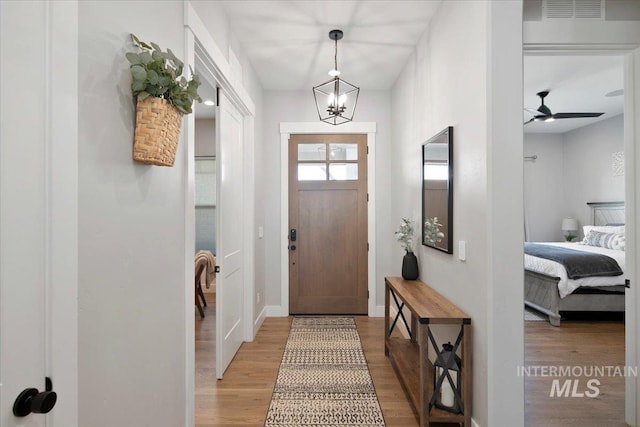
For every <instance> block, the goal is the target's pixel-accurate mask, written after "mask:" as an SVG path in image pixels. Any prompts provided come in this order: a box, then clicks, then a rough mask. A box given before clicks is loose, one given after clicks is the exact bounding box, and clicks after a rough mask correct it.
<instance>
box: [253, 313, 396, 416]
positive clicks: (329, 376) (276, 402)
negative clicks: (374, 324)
mask: <svg viewBox="0 0 640 427" xmlns="http://www.w3.org/2000/svg"><path fill="white" fill-rule="evenodd" d="M384 425H385V424H384V418H383V417H382V411H381V410H380V405H379V404H378V397H377V396H376V391H375V389H374V387H373V381H372V380H371V375H370V374H369V368H368V367H367V361H366V360H365V357H364V353H363V351H362V345H361V344H360V336H359V335H358V330H357V329H356V324H355V320H354V319H353V318H352V317H295V318H294V319H293V323H292V325H291V332H290V333H289V339H288V340H287V345H286V347H285V350H284V355H283V356H282V362H280V371H279V372H278V379H277V380H276V385H275V388H274V390H273V396H272V397H271V405H269V412H268V413H267V420H266V422H265V427H281V426H318V427H319V426H358V427H364V426H367V427H374V426H376V427H378V426H384Z"/></svg>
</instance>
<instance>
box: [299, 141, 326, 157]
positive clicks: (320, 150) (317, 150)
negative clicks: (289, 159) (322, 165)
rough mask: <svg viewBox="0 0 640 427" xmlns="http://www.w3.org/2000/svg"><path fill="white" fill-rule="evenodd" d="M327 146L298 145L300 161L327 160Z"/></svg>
mask: <svg viewBox="0 0 640 427" xmlns="http://www.w3.org/2000/svg"><path fill="white" fill-rule="evenodd" d="M326 158H327V146H326V144H298V160H326Z"/></svg>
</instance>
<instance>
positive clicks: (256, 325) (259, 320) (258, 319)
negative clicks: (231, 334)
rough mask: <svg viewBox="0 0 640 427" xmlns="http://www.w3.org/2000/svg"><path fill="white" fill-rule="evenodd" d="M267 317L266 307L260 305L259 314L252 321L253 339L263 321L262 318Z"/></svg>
mask: <svg viewBox="0 0 640 427" xmlns="http://www.w3.org/2000/svg"><path fill="white" fill-rule="evenodd" d="M266 317H267V307H262V310H260V314H258V317H256V320H254V321H253V338H254V339H255V337H256V335H258V331H259V330H260V327H261V326H262V323H263V322H264V319H265V318H266Z"/></svg>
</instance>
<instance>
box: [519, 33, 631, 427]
mask: <svg viewBox="0 0 640 427" xmlns="http://www.w3.org/2000/svg"><path fill="white" fill-rule="evenodd" d="M576 54H580V55H585V56H590V55H605V56H621V57H623V59H624V66H623V70H624V71H623V73H624V76H623V88H624V93H625V100H624V110H623V111H624V112H623V114H624V152H625V160H624V167H625V215H626V221H625V223H626V227H627V228H626V235H627V241H628V242H629V243H628V244H627V249H626V256H627V257H629V259H636V258H637V256H638V254H639V253H640V247H639V243H640V242H639V241H638V240H639V235H638V231H639V230H640V219H639V218H638V213H639V212H638V211H639V210H640V207H638V203H639V202H640V195H639V194H638V191H640V183H639V182H638V179H639V178H640V175H638V174H636V173H635V170H636V169H635V168H636V166H637V165H640V158H639V156H640V150H636V148H635V147H636V143H637V142H640V115H639V114H638V112H639V111H640V86H639V85H638V84H637V82H638V81H640V44H635V45H619V44H612V45H597V44H586V45H585V44H579V45H573V44H566V43H556V44H554V43H549V44H544V45H539V44H533V43H531V44H528V43H526V42H525V43H523V55H549V56H553V55H557V56H562V55H576ZM626 269H627V271H626V272H625V274H626V275H627V277H629V280H630V281H631V288H629V289H627V292H626V295H627V296H626V298H625V313H627V315H626V316H625V365H626V366H639V365H640V348H639V345H640V340H638V338H637V331H640V317H639V316H638V308H639V307H640V302H639V301H638V299H639V297H640V292H637V286H638V285H637V284H638V268H637V266H636V265H635V264H634V263H627V266H626ZM628 313H632V315H631V316H629V315H628ZM638 387H640V382H639V381H638V378H636V377H634V376H626V377H625V421H626V422H627V423H628V424H629V425H631V426H635V425H640V412H639V411H640V406H639V405H637V403H636V397H637V396H640V390H639V389H638Z"/></svg>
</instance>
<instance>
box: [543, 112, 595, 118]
mask: <svg viewBox="0 0 640 427" xmlns="http://www.w3.org/2000/svg"><path fill="white" fill-rule="evenodd" d="M603 114H604V113H555V114H554V115H553V118H554V119H579V118H584V117H600V116H601V115H603Z"/></svg>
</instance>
